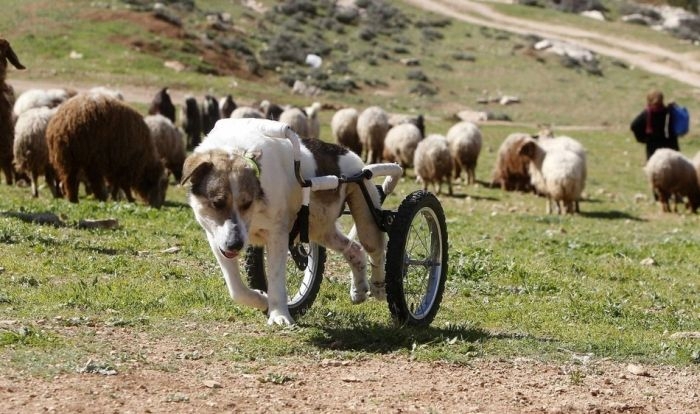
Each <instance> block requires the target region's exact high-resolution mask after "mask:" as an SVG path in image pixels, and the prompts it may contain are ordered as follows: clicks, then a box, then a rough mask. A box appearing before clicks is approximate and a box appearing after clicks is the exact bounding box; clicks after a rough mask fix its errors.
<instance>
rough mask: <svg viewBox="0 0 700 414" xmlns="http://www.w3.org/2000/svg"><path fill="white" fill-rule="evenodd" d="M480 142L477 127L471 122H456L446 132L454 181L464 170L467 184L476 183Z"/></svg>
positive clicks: (479, 133) (479, 132)
mask: <svg viewBox="0 0 700 414" xmlns="http://www.w3.org/2000/svg"><path fill="white" fill-rule="evenodd" d="M481 141H482V138H481V131H480V130H479V127H477V126H476V125H475V124H473V123H471V122H467V121H463V122H458V123H456V124H454V125H453V126H452V127H451V128H450V129H449V130H448V131H447V145H448V146H449V148H450V154H451V155H452V159H453V161H454V178H455V179H459V178H460V176H461V175H462V170H464V171H465V172H466V174H467V184H474V183H475V182H476V163H477V160H478V159H479V153H480V152H481Z"/></svg>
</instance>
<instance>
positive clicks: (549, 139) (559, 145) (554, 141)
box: [537, 128, 588, 213]
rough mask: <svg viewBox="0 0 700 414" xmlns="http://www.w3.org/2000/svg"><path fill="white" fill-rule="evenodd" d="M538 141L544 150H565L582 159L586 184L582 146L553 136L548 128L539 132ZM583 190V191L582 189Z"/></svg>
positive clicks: (561, 137) (585, 163) (575, 141)
mask: <svg viewBox="0 0 700 414" xmlns="http://www.w3.org/2000/svg"><path fill="white" fill-rule="evenodd" d="M537 137H538V139H539V140H540V145H542V146H543V147H544V148H545V150H549V149H565V150H568V151H571V152H574V153H575V154H577V155H578V156H579V157H581V158H583V161H584V164H583V167H584V168H583V182H584V183H585V182H586V178H587V177H588V167H587V164H588V162H587V159H586V158H587V157H586V149H585V148H584V147H583V145H582V144H581V143H580V142H578V141H577V140H575V139H574V138H571V137H567V136H565V135H558V136H555V135H554V133H553V132H552V130H551V129H550V128H544V129H542V130H540V132H539V133H538V135H537ZM582 190H583V189H582ZM579 201H580V200H576V212H577V213H578V212H580V210H579Z"/></svg>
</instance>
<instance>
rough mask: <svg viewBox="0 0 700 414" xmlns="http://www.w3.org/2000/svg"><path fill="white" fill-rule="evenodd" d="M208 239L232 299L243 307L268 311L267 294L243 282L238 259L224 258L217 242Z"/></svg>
mask: <svg viewBox="0 0 700 414" xmlns="http://www.w3.org/2000/svg"><path fill="white" fill-rule="evenodd" d="M207 238H208V239H209V246H210V247H211V250H212V252H214V257H216V261H217V262H219V267H221V272H222V273H223V276H224V280H225V281H226V287H227V288H228V293H229V295H231V299H233V301H234V302H236V303H239V304H241V305H245V306H250V307H253V308H257V309H260V310H261V311H265V310H267V297H266V296H265V294H264V293H262V292H260V291H257V290H252V289H250V288H249V287H248V286H246V285H245V284H244V283H243V281H242V280H241V272H240V268H239V265H238V258H235V259H228V258H226V257H224V255H223V254H221V251H220V250H219V248H218V247H217V244H216V241H215V240H214V239H213V238H209V237H207Z"/></svg>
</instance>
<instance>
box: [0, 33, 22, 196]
mask: <svg viewBox="0 0 700 414" xmlns="http://www.w3.org/2000/svg"><path fill="white" fill-rule="evenodd" d="M8 62H9V63H11V64H12V66H14V67H15V68H17V69H25V67H24V65H22V64H21V63H20V61H19V58H18V57H17V55H16V54H15V51H14V50H12V46H10V42H8V41H7V40H6V39H2V38H0V168H2V171H3V173H4V174H5V182H6V183H7V184H8V185H12V181H13V178H14V177H13V174H14V171H13V167H12V156H13V153H12V141H13V140H14V135H15V130H14V125H15V124H14V119H13V117H12V107H13V105H14V102H13V101H14V95H15V94H14V90H13V89H12V87H11V86H10V85H8V84H7V83H6V82H5V80H6V78H7V63H8Z"/></svg>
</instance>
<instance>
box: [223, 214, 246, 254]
mask: <svg viewBox="0 0 700 414" xmlns="http://www.w3.org/2000/svg"><path fill="white" fill-rule="evenodd" d="M224 227H225V228H226V233H225V237H224V240H223V247H224V249H226V250H227V251H238V250H241V249H243V246H244V245H245V236H244V231H243V228H242V226H241V225H240V224H239V223H236V221H235V220H228V221H227V223H226V225H225V226H224Z"/></svg>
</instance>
